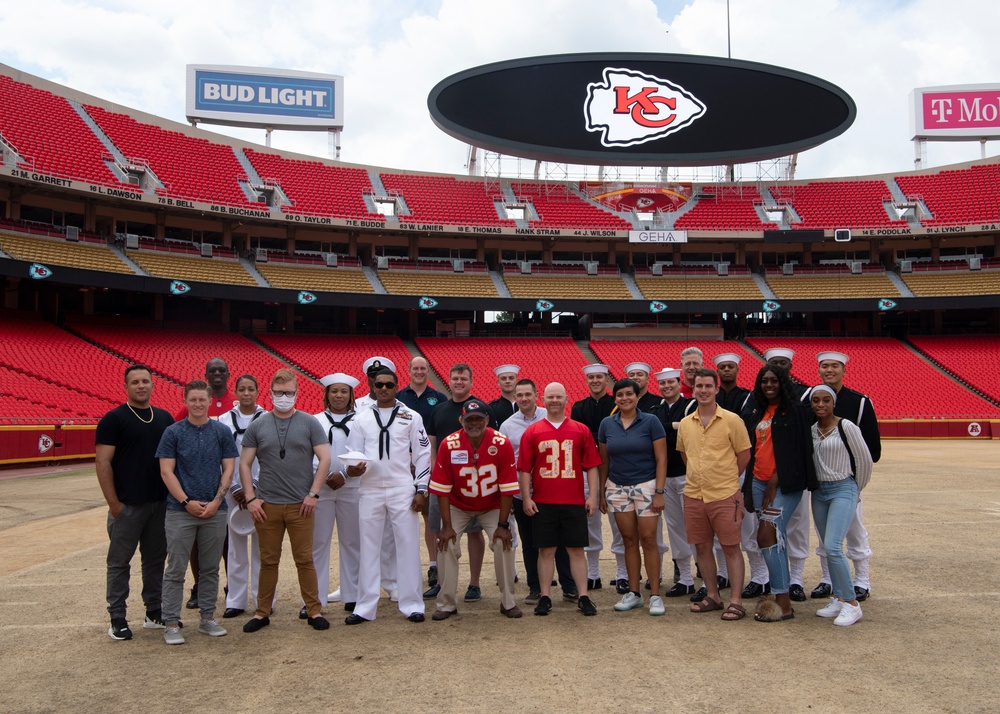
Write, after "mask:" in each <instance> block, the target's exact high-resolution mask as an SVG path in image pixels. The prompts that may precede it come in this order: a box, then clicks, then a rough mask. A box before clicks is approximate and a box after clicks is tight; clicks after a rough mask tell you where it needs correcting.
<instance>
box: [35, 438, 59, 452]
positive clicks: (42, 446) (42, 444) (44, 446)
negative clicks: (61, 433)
mask: <svg viewBox="0 0 1000 714" xmlns="http://www.w3.org/2000/svg"><path fill="white" fill-rule="evenodd" d="M53 446H55V442H54V441H52V437H51V436H49V435H48V434H42V435H41V436H40V437H38V453H39V454H44V453H45V452H46V451H48V450H49V449H51V448H52V447H53Z"/></svg>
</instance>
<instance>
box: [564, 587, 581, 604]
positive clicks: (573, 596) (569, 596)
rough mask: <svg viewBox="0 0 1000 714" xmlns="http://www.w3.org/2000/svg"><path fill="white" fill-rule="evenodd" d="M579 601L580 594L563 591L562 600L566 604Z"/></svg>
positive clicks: (574, 591) (572, 591)
mask: <svg viewBox="0 0 1000 714" xmlns="http://www.w3.org/2000/svg"><path fill="white" fill-rule="evenodd" d="M579 599H580V593H578V592H577V591H576V590H563V600H565V601H566V602H576V601H578V600H579Z"/></svg>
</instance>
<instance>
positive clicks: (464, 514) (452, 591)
mask: <svg viewBox="0 0 1000 714" xmlns="http://www.w3.org/2000/svg"><path fill="white" fill-rule="evenodd" d="M473 518H477V519H478V520H479V522H480V523H481V524H482V526H483V532H484V533H485V534H486V542H487V543H488V544H489V545H490V547H491V548H492V549H493V567H494V570H495V571H496V576H497V582H498V583H500V604H501V605H502V606H503V607H504V608H505V609H507V610H509V609H511V608H512V607H514V606H515V605H516V604H517V603H516V601H515V600H514V549H513V547H512V548H511V549H510V550H504V549H503V544H502V543H501V542H500V541H499V540H497V541H494V540H493V532H494V531H495V530H496V529H497V523H498V522H499V521H500V510H499V509H494V510H492V511H471V512H469V511H462V510H459V509H458V508H455V507H454V506H452V507H451V527H452V528H453V529H454V530H455V533H457V534H458V535H459V536H461V534H462V533H463V532H465V527H466V526H467V525H468V524H469V521H471V520H472V519H473ZM459 540H460V538H456V539H455V541H454V542H453V543H451V544H450V545H449V547H448V550H446V551H445V552H444V553H441V552H438V577H439V578H440V579H441V592H440V593H438V597H437V609H438V610H445V611H448V612H454V611H455V610H457V609H458V604H457V601H456V592H457V591H458V560H459V558H461V557H462V549H461V548H460V547H459Z"/></svg>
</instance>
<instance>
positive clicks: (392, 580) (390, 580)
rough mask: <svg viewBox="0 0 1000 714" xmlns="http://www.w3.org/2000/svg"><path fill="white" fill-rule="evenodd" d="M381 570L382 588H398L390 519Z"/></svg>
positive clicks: (383, 533)
mask: <svg viewBox="0 0 1000 714" xmlns="http://www.w3.org/2000/svg"><path fill="white" fill-rule="evenodd" d="M411 490H412V487H411ZM411 500H412V499H411ZM379 571H380V573H381V577H382V589H383V590H385V591H386V592H387V593H391V592H392V591H393V590H395V589H396V546H395V541H394V540H393V538H392V525H391V524H390V523H389V521H388V520H387V521H386V522H385V530H384V531H383V532H382V555H381V556H380V557H379ZM344 602H350V600H344Z"/></svg>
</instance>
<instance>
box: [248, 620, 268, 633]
mask: <svg viewBox="0 0 1000 714" xmlns="http://www.w3.org/2000/svg"><path fill="white" fill-rule="evenodd" d="M270 624H271V618H270V617H254V618H251V619H250V620H248V621H247V624H245V625H243V631H244V632H256V631H257V630H260V629H263V628H265V627H267V626H268V625H270Z"/></svg>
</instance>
